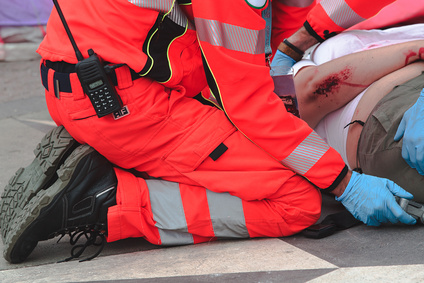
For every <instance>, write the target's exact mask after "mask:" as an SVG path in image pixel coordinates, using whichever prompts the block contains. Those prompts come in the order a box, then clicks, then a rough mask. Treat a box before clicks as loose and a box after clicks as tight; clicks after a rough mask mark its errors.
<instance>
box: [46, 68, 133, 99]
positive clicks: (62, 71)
mask: <svg viewBox="0 0 424 283" xmlns="http://www.w3.org/2000/svg"><path fill="white" fill-rule="evenodd" d="M48 69H52V70H54V71H55V74H54V79H55V80H59V81H60V91H62V92H69V93H70V92H72V89H71V82H70V80H69V74H71V73H75V64H70V63H67V62H64V61H60V62H52V61H49V60H46V61H45V66H44V65H43V64H42V65H41V78H42V82H43V86H44V87H45V88H46V89H47V90H48V82H47V74H48ZM130 72H131V78H132V80H136V79H139V78H141V76H140V75H139V74H138V73H137V72H136V71H134V70H133V69H130ZM108 76H109V78H110V80H111V81H112V83H113V85H115V86H117V85H118V80H117V78H116V72H115V69H110V72H109V73H108Z"/></svg>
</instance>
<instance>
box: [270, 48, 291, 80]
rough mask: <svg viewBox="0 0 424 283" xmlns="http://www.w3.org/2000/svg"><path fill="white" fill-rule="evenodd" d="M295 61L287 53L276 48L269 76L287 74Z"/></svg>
mask: <svg viewBox="0 0 424 283" xmlns="http://www.w3.org/2000/svg"><path fill="white" fill-rule="evenodd" d="M294 63H296V61H295V60H294V59H293V58H292V57H290V56H288V55H287V54H285V53H283V52H281V51H280V50H277V52H275V55H274V58H272V62H271V71H270V74H271V76H281V75H287V74H288V73H289V72H290V69H291V67H293V65H294Z"/></svg>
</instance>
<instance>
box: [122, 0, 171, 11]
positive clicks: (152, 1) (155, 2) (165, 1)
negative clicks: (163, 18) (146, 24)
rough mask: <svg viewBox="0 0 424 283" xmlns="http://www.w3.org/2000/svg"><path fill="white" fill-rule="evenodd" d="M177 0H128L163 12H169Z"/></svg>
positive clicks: (139, 5)
mask: <svg viewBox="0 0 424 283" xmlns="http://www.w3.org/2000/svg"><path fill="white" fill-rule="evenodd" d="M174 1H175V0H128V2H130V3H132V4H134V5H136V6H138V7H141V8H148V9H153V10H158V11H161V12H165V13H166V12H168V11H169V10H171V8H172V4H173V3H174Z"/></svg>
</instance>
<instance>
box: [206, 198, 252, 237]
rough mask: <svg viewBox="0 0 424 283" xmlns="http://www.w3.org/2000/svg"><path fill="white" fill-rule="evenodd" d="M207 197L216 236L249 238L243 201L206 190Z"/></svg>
mask: <svg viewBox="0 0 424 283" xmlns="http://www.w3.org/2000/svg"><path fill="white" fill-rule="evenodd" d="M206 195H207V198H208V205H209V213H210V216H211V220H212V226H213V230H214V233H215V236H216V237H220V238H221V237H222V238H248V237H249V232H248V231H247V227H246V221H245V219H244V213H243V205H242V201H241V199H240V198H238V197H235V196H232V195H230V194H229V193H215V192H212V191H209V190H206Z"/></svg>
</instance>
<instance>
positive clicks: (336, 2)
mask: <svg viewBox="0 0 424 283" xmlns="http://www.w3.org/2000/svg"><path fill="white" fill-rule="evenodd" d="M320 4H321V6H322V8H323V9H324V10H325V12H326V13H327V15H328V16H329V17H330V19H331V20H332V21H333V22H334V23H335V24H336V25H338V26H340V27H342V28H344V29H346V28H349V27H351V26H353V25H355V24H357V23H360V22H362V21H363V20H365V19H364V18H362V17H361V16H359V15H358V14H357V13H356V12H355V11H353V10H352V9H351V8H350V7H349V5H348V4H347V3H346V2H345V1H344V0H322V1H321V2H320Z"/></svg>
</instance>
